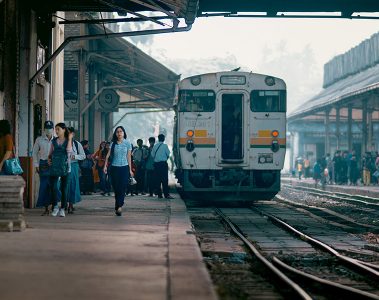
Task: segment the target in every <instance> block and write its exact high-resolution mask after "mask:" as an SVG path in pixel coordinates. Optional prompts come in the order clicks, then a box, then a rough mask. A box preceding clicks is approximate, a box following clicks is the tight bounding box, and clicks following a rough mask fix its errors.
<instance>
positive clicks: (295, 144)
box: [291, 132, 300, 168]
mask: <svg viewBox="0 0 379 300" xmlns="http://www.w3.org/2000/svg"><path fill="white" fill-rule="evenodd" d="M299 141H300V135H299V132H294V133H293V150H292V151H293V157H294V161H293V165H292V166H291V168H293V167H294V166H295V165H294V164H295V161H296V158H297V157H299V155H300V145H299Z"/></svg>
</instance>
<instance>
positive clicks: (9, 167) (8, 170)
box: [4, 148, 24, 175]
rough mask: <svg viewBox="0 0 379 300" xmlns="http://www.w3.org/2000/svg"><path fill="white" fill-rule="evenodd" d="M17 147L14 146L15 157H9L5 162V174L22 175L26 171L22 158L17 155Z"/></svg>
mask: <svg viewBox="0 0 379 300" xmlns="http://www.w3.org/2000/svg"><path fill="white" fill-rule="evenodd" d="M15 152H16V151H15V149H14V148H13V155H14V156H15V157H14V158H9V159H7V160H6V161H5V162H4V168H5V174H7V175H21V174H22V173H24V171H23V170H22V168H21V164H20V160H19V159H18V157H16V155H15Z"/></svg>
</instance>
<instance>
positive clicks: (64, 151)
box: [48, 123, 73, 217]
mask: <svg viewBox="0 0 379 300" xmlns="http://www.w3.org/2000/svg"><path fill="white" fill-rule="evenodd" d="M55 133H56V135H57V137H56V138H54V139H53V140H52V143H51V148H50V153H49V159H48V162H49V165H50V186H51V187H52V193H51V194H52V197H53V207H54V209H53V212H52V214H51V215H52V216H53V217H56V216H57V215H58V213H59V216H60V217H65V212H64V210H65V208H66V204H67V190H68V184H69V179H70V172H71V155H72V154H73V152H72V139H73V133H69V132H68V129H67V127H66V124H65V123H58V124H57V125H56V126H55ZM59 178H60V179H61V181H60V190H61V195H62V196H61V208H60V209H59V207H58V179H59Z"/></svg>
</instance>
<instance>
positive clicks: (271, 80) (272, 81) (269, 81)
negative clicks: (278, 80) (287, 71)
mask: <svg viewBox="0 0 379 300" xmlns="http://www.w3.org/2000/svg"><path fill="white" fill-rule="evenodd" d="M265 83H266V84H267V85H268V86H273V85H274V84H275V78H274V77H272V76H267V77H266V78H265Z"/></svg>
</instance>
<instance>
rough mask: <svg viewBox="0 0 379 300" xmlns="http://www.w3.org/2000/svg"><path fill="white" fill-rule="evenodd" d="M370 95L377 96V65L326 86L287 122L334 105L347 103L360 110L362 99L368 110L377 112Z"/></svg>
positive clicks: (378, 71) (291, 115) (299, 108)
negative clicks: (365, 101) (366, 103)
mask: <svg viewBox="0 0 379 300" xmlns="http://www.w3.org/2000/svg"><path fill="white" fill-rule="evenodd" d="M372 94H375V95H378V94H379V64H378V65H376V66H374V67H372V68H369V69H367V70H364V71H362V72H360V73H357V74H355V75H351V76H349V77H347V78H345V79H342V80H339V81H337V82H336V83H334V84H332V85H330V86H328V87H327V88H326V89H324V90H322V91H321V92H320V93H319V94H317V95H316V96H314V97H313V98H311V99H310V100H309V101H307V102H306V103H304V104H302V105H301V106H299V107H298V108H297V109H296V110H295V111H294V112H292V113H291V114H289V116H288V120H295V119H298V118H301V117H303V116H306V115H310V114H314V113H316V112H318V111H320V110H324V109H325V108H326V107H327V106H333V105H336V104H345V103H349V104H351V105H353V107H355V108H362V99H366V100H367V102H368V107H369V109H373V110H379V101H378V99H377V98H374V97H370V96H371V95H372ZM376 97H378V96H376ZM354 100H355V101H354Z"/></svg>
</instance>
